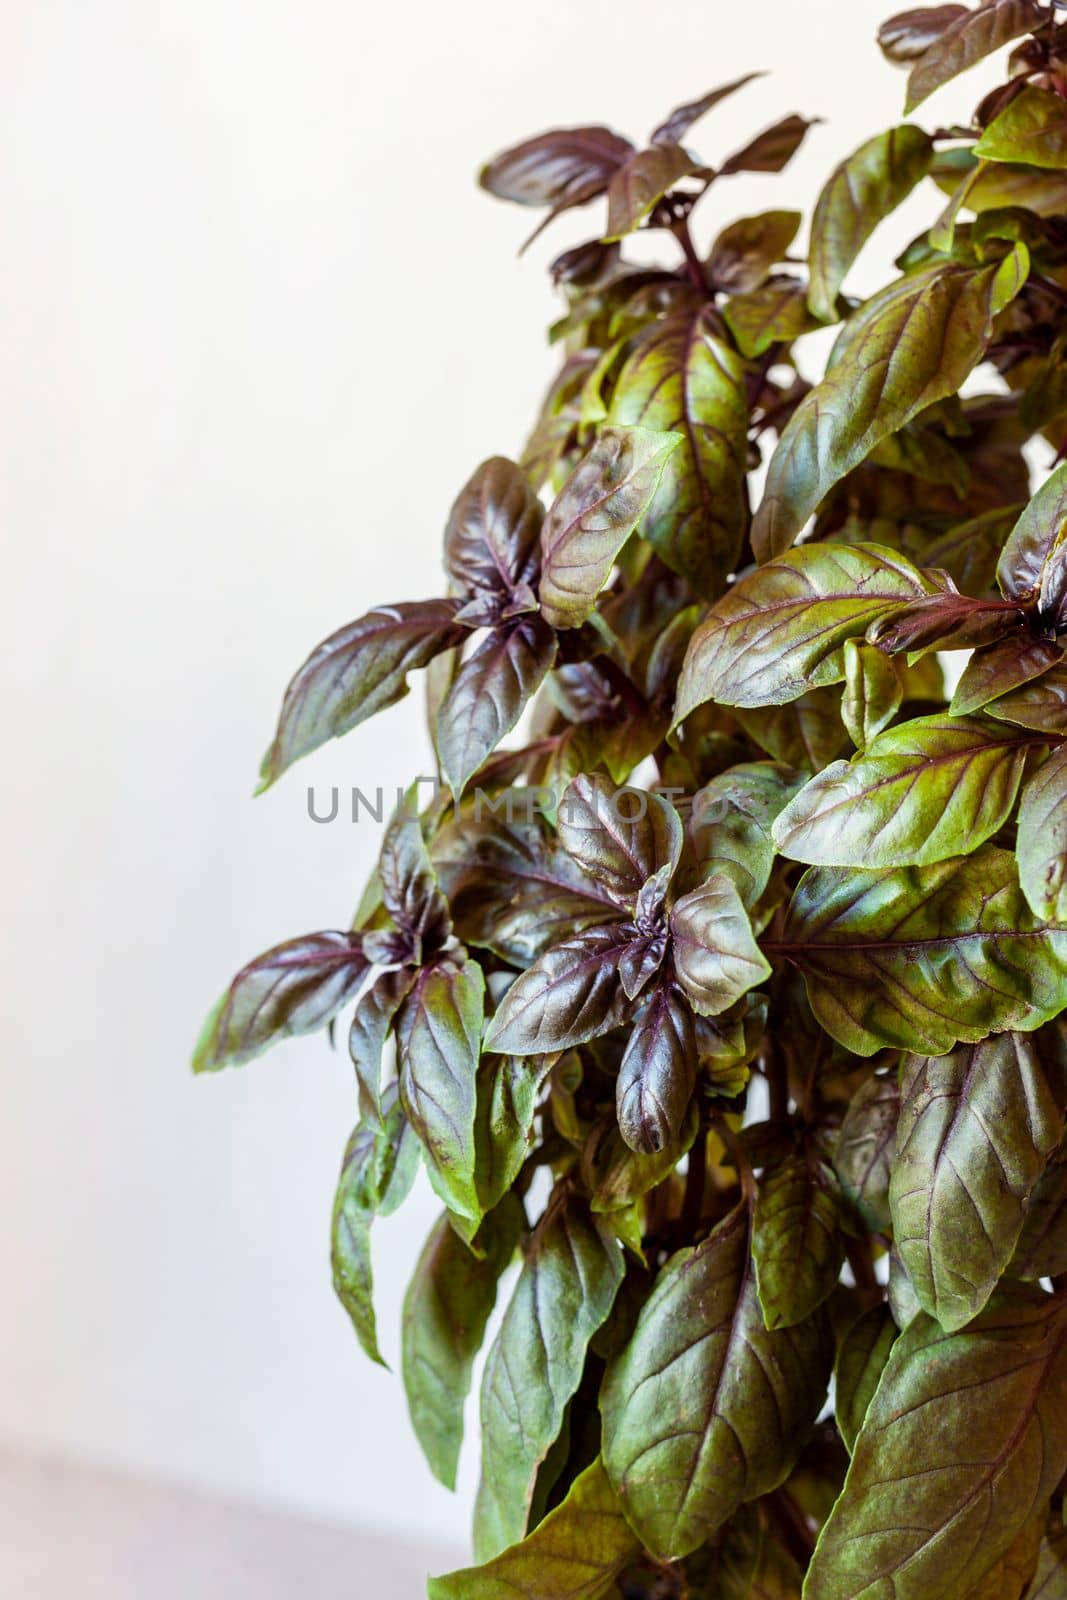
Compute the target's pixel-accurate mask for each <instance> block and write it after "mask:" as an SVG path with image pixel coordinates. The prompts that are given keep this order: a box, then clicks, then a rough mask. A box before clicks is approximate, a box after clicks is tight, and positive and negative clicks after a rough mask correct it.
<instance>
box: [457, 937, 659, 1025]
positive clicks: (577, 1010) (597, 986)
mask: <svg viewBox="0 0 1067 1600" xmlns="http://www.w3.org/2000/svg"><path fill="white" fill-rule="evenodd" d="M628 948H629V941H628V940H627V939H626V938H625V937H624V936H623V935H622V934H621V933H620V931H619V929H618V928H590V929H589V930H588V932H587V933H580V934H578V935H577V936H576V937H575V938H573V939H568V940H567V941H566V942H565V943H564V944H557V945H553V946H552V948H551V949H550V950H546V951H545V953H544V955H543V956H542V957H541V959H540V960H539V961H536V962H535V963H534V965H533V966H532V967H530V968H529V970H528V971H526V972H524V973H522V974H521V975H520V976H519V977H518V978H517V979H516V980H515V982H514V983H513V984H512V986H511V988H510V989H509V990H508V992H507V994H506V995H505V996H504V998H503V1000H502V1001H501V1003H500V1005H499V1006H498V1008H497V1012H496V1015H495V1016H494V1018H493V1020H492V1022H491V1023H490V1026H489V1031H488V1033H487V1034H486V1036H485V1048H486V1050H499V1051H503V1052H505V1053H507V1054H509V1055H516V1056H530V1055H545V1054H547V1053H548V1052H549V1051H551V1050H569V1049H570V1048H571V1046H572V1045H576V1044H584V1043H585V1042H586V1040H588V1039H595V1038H596V1037H597V1035H598V1034H601V1033H606V1032H607V1031H608V1029H609V1028H613V1027H615V1025H616V1023H618V1022H620V1021H621V1020H622V1016H623V1011H624V1009H625V1003H626V996H625V995H624V993H623V991H622V988H621V985H620V983H619V963H620V962H621V961H622V959H623V957H624V955H625V954H626V951H627V949H628Z"/></svg>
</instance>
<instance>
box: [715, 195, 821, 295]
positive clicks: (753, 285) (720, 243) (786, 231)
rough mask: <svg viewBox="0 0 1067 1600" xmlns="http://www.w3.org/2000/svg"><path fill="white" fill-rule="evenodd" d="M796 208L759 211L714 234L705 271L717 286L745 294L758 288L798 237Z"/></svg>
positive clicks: (798, 219) (798, 215) (798, 225)
mask: <svg viewBox="0 0 1067 1600" xmlns="http://www.w3.org/2000/svg"><path fill="white" fill-rule="evenodd" d="M801 220H802V219H801V215H800V212H799V211H761V212H760V214H759V215H758V216H755V217H742V218H741V220H740V221H739V222H732V223H730V225H729V227H726V228H724V229H723V230H722V232H721V233H720V234H719V235H718V236H717V238H716V240H715V243H714V244H713V245H712V247H711V254H710V255H709V256H708V261H707V273H708V278H709V279H710V281H711V282H712V283H713V284H714V285H715V287H716V289H726V290H729V291H730V292H731V293H734V294H745V293H747V292H748V291H749V290H752V289H758V288H759V287H760V285H761V284H762V283H764V282H765V281H766V278H767V276H768V274H769V272H770V270H771V268H772V267H773V266H774V264H775V263H776V262H778V261H781V260H782V259H783V258H784V256H785V254H786V252H787V251H788V249H789V246H790V245H791V244H792V243H793V240H794V239H795V238H796V236H797V230H798V228H799V227H800V223H801Z"/></svg>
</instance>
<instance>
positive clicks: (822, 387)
mask: <svg viewBox="0 0 1067 1600" xmlns="http://www.w3.org/2000/svg"><path fill="white" fill-rule="evenodd" d="M1028 272H1029V253H1028V251H1027V249H1026V246H1025V245H1023V244H1017V245H1015V246H1014V248H1013V249H1012V251H1011V253H1010V254H1009V255H1007V256H1006V257H1005V258H1004V260H1003V261H1001V262H999V263H997V264H993V265H990V266H987V267H982V268H980V269H978V270H971V269H966V268H957V267H942V266H939V267H937V268H936V269H934V270H932V271H928V272H925V273H920V274H918V275H917V276H916V277H915V278H905V279H903V280H902V281H901V282H900V283H897V284H893V285H891V286H890V288H889V289H887V290H884V291H883V293H882V294H880V295H876V296H875V297H874V299H873V300H870V301H868V302H867V304H866V305H865V306H864V307H863V310H862V311H861V312H860V313H859V315H858V316H857V317H856V318H854V319H853V321H852V322H850V323H849V324H848V325H847V327H846V329H845V332H844V334H843V335H842V338H841V339H839V341H838V344H837V346H836V347H835V351H834V355H833V357H832V360H831V365H830V368H829V370H828V371H827V374H826V376H825V377H824V378H823V380H822V382H821V383H818V384H816V386H815V388H814V389H812V391H811V392H810V394H808V395H807V396H806V397H805V398H804V399H803V400H802V401H801V403H800V405H799V406H798V407H797V409H796V410H795V411H794V413H793V415H792V417H791V418H790V420H789V422H788V423H787V424H786V427H785V429H784V430H783V432H782V436H781V438H780V439H779V441H778V448H777V449H776V450H775V452H774V455H773V456H772V457H771V462H770V466H769V469H768V473H767V483H766V487H765V489H764V495H763V501H762V504H761V505H760V508H759V510H758V511H757V513H756V517H755V520H754V522H753V524H752V548H753V550H754V551H755V554H756V558H757V560H759V561H767V560H769V559H770V558H771V557H773V556H776V555H780V554H781V552H782V551H783V550H786V549H788V548H789V546H790V545H791V544H792V543H793V541H794V539H795V538H796V536H797V534H798V533H799V532H800V530H801V529H802V528H803V526H804V524H805V523H806V522H807V520H808V518H809V517H810V516H811V514H812V512H813V511H815V509H816V507H817V506H818V504H819V502H820V501H821V500H822V499H823V497H824V496H825V495H826V493H827V491H828V490H829V489H831V488H832V487H833V485H834V484H835V483H837V482H838V480H839V479H841V478H843V477H844V476H845V474H846V473H848V472H851V471H852V469H853V468H854V467H858V466H859V465H860V464H861V462H863V461H864V460H865V459H866V458H867V456H869V455H870V453H871V451H872V450H873V449H874V448H875V446H876V445H877V444H879V443H880V442H881V440H883V439H886V438H888V437H889V435H890V434H893V433H896V432H897V431H898V429H900V428H902V427H904V425H905V423H907V422H910V421H911V419H912V418H913V417H915V416H918V414H919V413H920V412H921V411H925V410H926V409H927V407H928V406H931V405H933V404H934V403H935V401H938V400H943V399H944V398H945V397H946V396H948V395H954V394H956V393H958V391H959V388H960V386H961V384H962V383H963V381H964V379H965V378H966V377H967V376H968V375H969V374H970V372H971V371H972V370H973V368H974V367H975V366H977V364H978V362H979V361H980V360H981V359H982V356H983V354H984V352H985V347H986V345H987V343H988V342H989V339H990V336H991V334H992V329H993V319H994V317H995V316H996V315H997V314H998V312H1000V311H1002V310H1003V309H1004V307H1005V306H1006V305H1008V304H1009V303H1010V301H1011V300H1012V299H1014V297H1015V295H1017V294H1018V292H1019V290H1020V289H1021V288H1022V286H1023V284H1024V283H1025V281H1026V277H1027V274H1028Z"/></svg>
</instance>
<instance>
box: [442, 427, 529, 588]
mask: <svg viewBox="0 0 1067 1600" xmlns="http://www.w3.org/2000/svg"><path fill="white" fill-rule="evenodd" d="M543 520H544V508H543V507H542V505H541V502H540V500H538V498H537V496H536V495H535V494H534V492H533V490H532V488H531V487H530V480H529V479H528V478H527V476H526V474H525V472H523V470H522V468H521V467H519V466H516V464H515V462H514V461H509V460H508V459H507V457H506V456H492V457H491V458H490V459H489V460H488V461H483V463H482V465H481V466H480V467H479V468H478V470H477V472H476V473H475V474H474V475H473V477H472V478H471V479H470V481H469V482H468V483H467V484H465V485H464V487H463V488H462V489H461V490H460V492H459V495H458V496H457V498H456V502H455V504H454V505H453V507H452V510H451V512H450V514H449V518H448V525H447V527H446V528H445V571H446V572H447V573H448V576H449V578H450V579H451V580H452V583H453V585H454V587H455V589H456V592H457V593H458V594H461V595H464V596H470V595H473V594H476V593H478V592H479V591H481V592H489V593H494V592H495V593H502V594H508V595H510V594H511V593H513V591H514V590H515V589H516V588H518V586H519V585H520V584H532V583H535V582H536V580H537V573H538V569H539V567H540V557H541V550H540V542H541V523H542V521H543Z"/></svg>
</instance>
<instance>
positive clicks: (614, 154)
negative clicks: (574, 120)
mask: <svg viewBox="0 0 1067 1600" xmlns="http://www.w3.org/2000/svg"><path fill="white" fill-rule="evenodd" d="M633 149H634V147H633V145H632V144H631V143H630V141H629V139H622V138H620V137H619V135H618V134H617V133H613V132H612V131H611V129H610V128H604V127H600V126H596V125H594V126H591V127H581V128H552V129H550V130H549V131H548V132H547V133H539V134H537V135H536V137H534V138H533V139H524V140H523V141H522V143H521V144H516V145H512V146H511V147H510V148H509V149H507V150H502V151H501V152H500V154H499V155H498V156H494V157H493V159H492V161H490V162H488V163H487V164H486V165H485V166H484V167H483V168H482V171H481V174H480V176H479V179H478V181H479V183H480V184H481V186H482V188H483V189H488V191H489V193H490V194H493V195H496V197H497V199H498V200H512V201H514V202H515V204H516V205H520V206H555V207H556V208H558V209H560V210H562V209H564V208H565V207H567V206H571V205H580V204H581V203H582V202H583V201H585V200H588V199H591V198H592V197H593V195H596V194H600V193H602V191H603V190H604V189H606V188H607V186H608V182H609V180H610V178H611V175H612V173H613V172H615V171H616V169H617V168H618V167H621V166H622V163H623V162H624V161H626V160H628V159H629V157H630V156H631V155H632V154H633Z"/></svg>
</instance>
